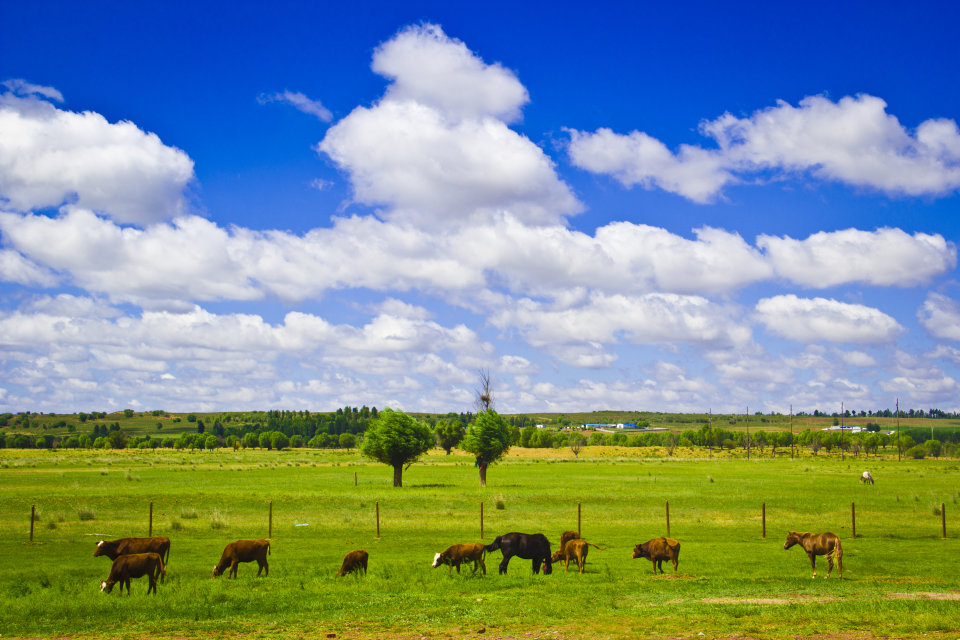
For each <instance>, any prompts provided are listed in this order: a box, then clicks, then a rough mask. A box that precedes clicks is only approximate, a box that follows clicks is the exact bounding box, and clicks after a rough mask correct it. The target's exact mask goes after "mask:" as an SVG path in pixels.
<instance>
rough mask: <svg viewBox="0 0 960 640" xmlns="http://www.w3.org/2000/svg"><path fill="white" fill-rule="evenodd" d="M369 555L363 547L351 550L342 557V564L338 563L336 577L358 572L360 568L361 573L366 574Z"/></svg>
mask: <svg viewBox="0 0 960 640" xmlns="http://www.w3.org/2000/svg"><path fill="white" fill-rule="evenodd" d="M368 557H369V555H368V554H367V552H366V551H364V550H363V549H357V550H356V551H351V552H350V553H348V554H347V555H346V556H344V558H343V564H342V565H340V571H338V572H337V577H338V578H340V577H343V576H345V575H347V574H348V573H353V572H357V574H359V573H360V570H361V569H362V570H363V575H367V558H368Z"/></svg>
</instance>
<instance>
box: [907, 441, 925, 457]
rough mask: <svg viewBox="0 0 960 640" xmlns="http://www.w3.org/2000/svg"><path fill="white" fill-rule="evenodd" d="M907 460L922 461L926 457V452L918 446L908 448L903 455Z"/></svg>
mask: <svg viewBox="0 0 960 640" xmlns="http://www.w3.org/2000/svg"><path fill="white" fill-rule="evenodd" d="M904 455H905V456H907V457H908V458H913V459H914V460H922V459H923V458H924V457H926V455H927V450H926V449H924V448H923V447H921V446H920V445H917V446H914V447H910V448H909V449H907V450H906V452H905V453H904Z"/></svg>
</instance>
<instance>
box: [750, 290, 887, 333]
mask: <svg viewBox="0 0 960 640" xmlns="http://www.w3.org/2000/svg"><path fill="white" fill-rule="evenodd" d="M756 317H757V320H758V321H759V322H761V323H762V324H764V325H765V326H766V327H767V330H769V331H771V332H773V333H776V334H777V335H780V336H783V337H784V338H787V339H789V340H796V341H799V342H820V341H829V342H852V343H880V342H890V341H892V340H894V339H895V338H896V337H897V336H898V335H899V334H900V333H901V332H902V331H903V327H901V326H900V324H898V323H897V321H896V320H894V319H893V318H892V317H890V316H888V315H887V314H885V313H883V312H882V311H880V310H878V309H874V308H871V307H867V306H864V305H860V304H848V303H845V302H838V301H836V300H828V299H826V298H799V297H797V296H795V295H793V294H790V295H780V296H774V297H772V298H763V299H761V300H760V301H758V302H757V305H756Z"/></svg>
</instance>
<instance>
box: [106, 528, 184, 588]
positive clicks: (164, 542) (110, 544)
mask: <svg viewBox="0 0 960 640" xmlns="http://www.w3.org/2000/svg"><path fill="white" fill-rule="evenodd" d="M131 553H157V554H160V557H161V558H163V564H164V566H166V564H167V563H168V562H170V538H165V537H163V536H154V537H152V538H119V539H117V540H101V541H100V542H98V543H97V548H96V549H94V550H93V557H94V558H96V557H97V556H107V557H108V558H110V559H111V560H116V559H117V558H118V557H120V556H126V555H130V554H131ZM162 576H163V574H161V578H160V582H163V577H162Z"/></svg>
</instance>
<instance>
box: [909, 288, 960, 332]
mask: <svg viewBox="0 0 960 640" xmlns="http://www.w3.org/2000/svg"><path fill="white" fill-rule="evenodd" d="M917 317H918V318H919V319H920V324H922V325H923V327H924V328H925V329H926V330H927V331H929V332H930V335H932V336H934V337H935V338H941V339H943V340H954V341H960V304H958V303H957V301H956V300H953V299H951V298H948V297H947V296H945V295H943V294H940V293H930V294H927V299H926V300H925V301H924V302H923V306H922V307H920V310H919V311H918V312H917Z"/></svg>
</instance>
